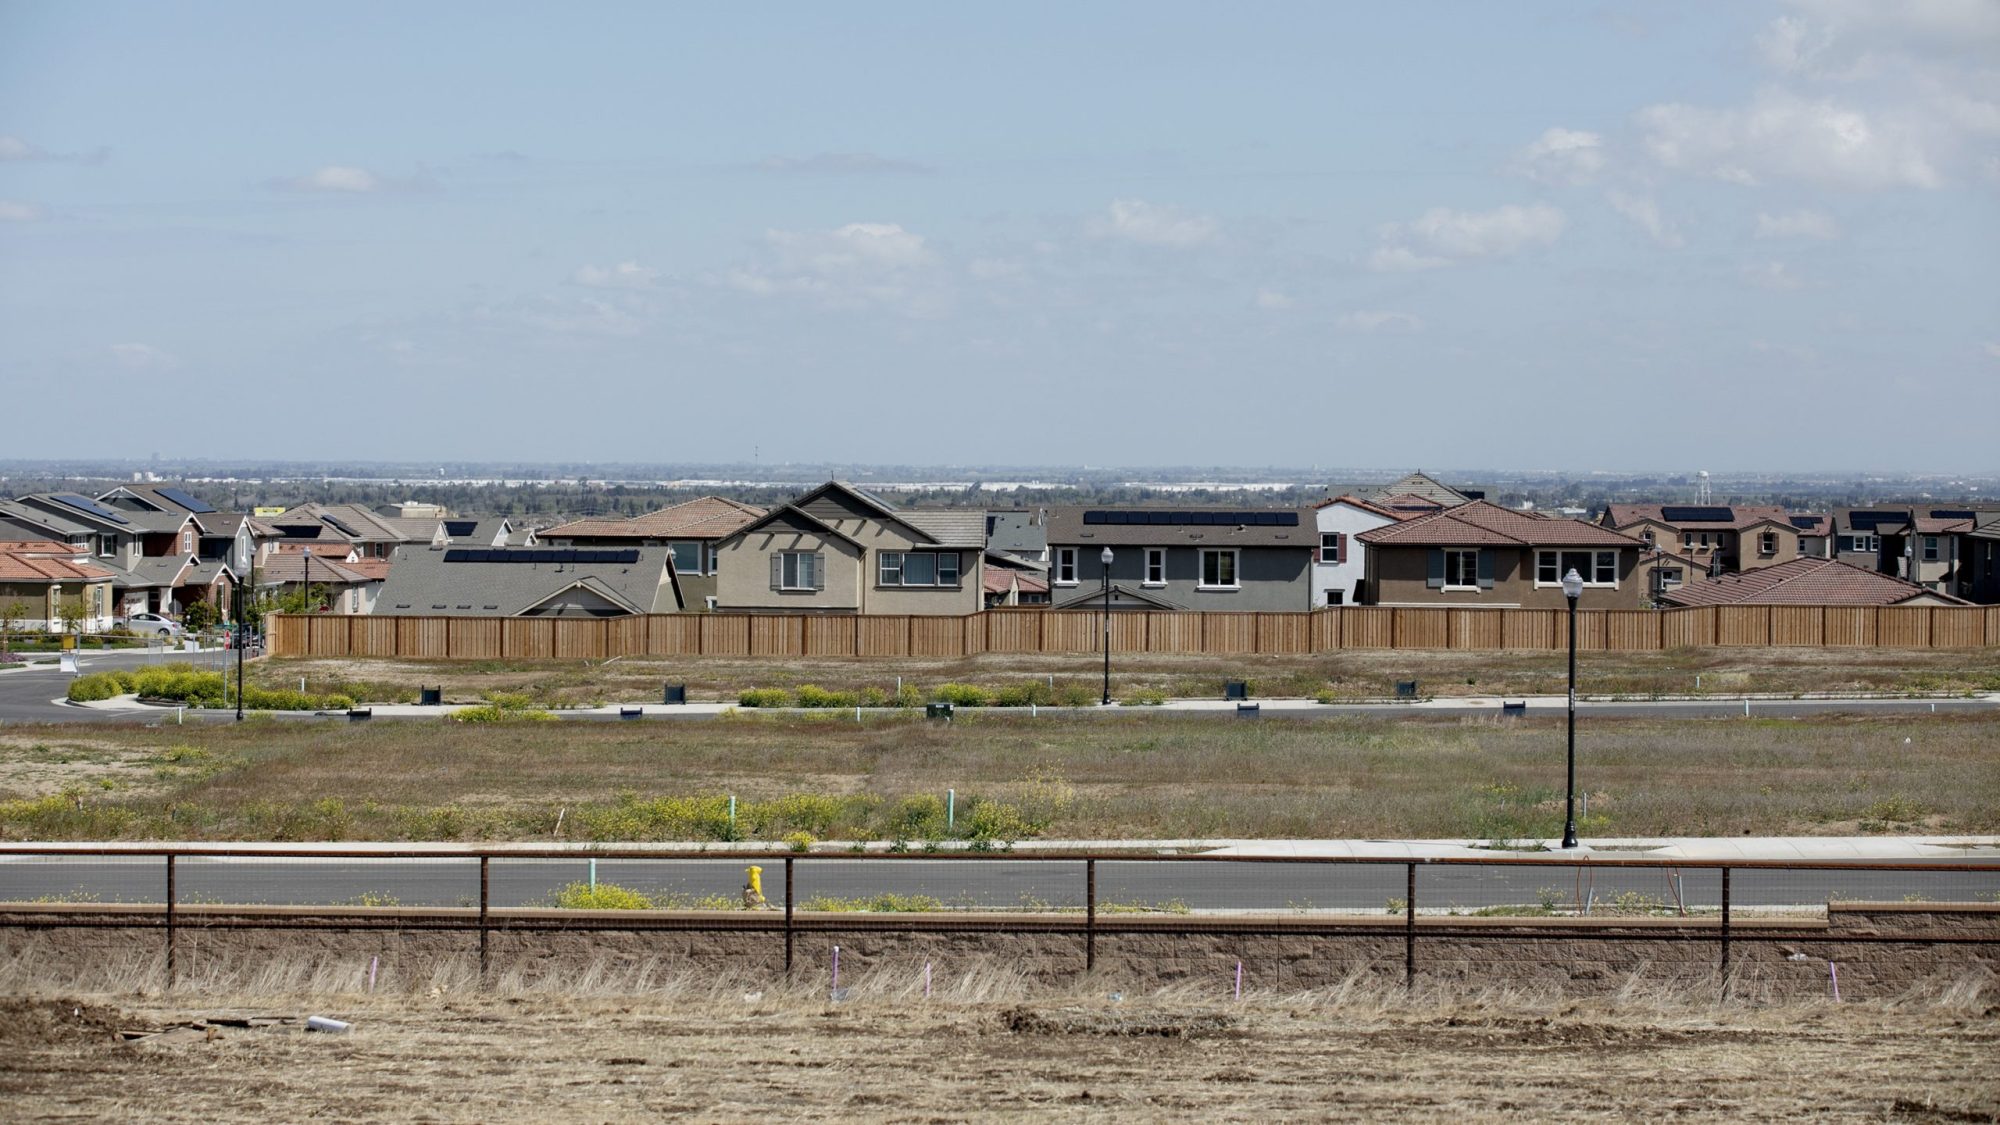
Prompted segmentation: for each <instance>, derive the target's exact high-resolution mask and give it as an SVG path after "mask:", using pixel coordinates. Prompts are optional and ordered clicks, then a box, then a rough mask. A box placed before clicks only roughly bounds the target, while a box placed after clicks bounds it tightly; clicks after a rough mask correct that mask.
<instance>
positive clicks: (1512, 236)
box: [1368, 203, 1565, 271]
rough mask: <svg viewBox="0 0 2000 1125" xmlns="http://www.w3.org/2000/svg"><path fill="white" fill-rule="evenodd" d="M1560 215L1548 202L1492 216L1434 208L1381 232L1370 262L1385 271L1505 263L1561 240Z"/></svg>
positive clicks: (1513, 206) (1503, 210)
mask: <svg viewBox="0 0 2000 1125" xmlns="http://www.w3.org/2000/svg"><path fill="white" fill-rule="evenodd" d="M1564 223H1565V220H1564V218H1563V213H1562V211H1561V210H1559V209H1558V208H1555V207H1551V206H1549V205H1548V204H1546V203H1535V204H1530V205H1528V206H1525V207H1524V206H1520V205H1518V204H1512V203H1510V204H1507V205H1506V206H1504V207H1497V208H1495V209H1493V210H1491V211H1453V210H1450V209H1448V208H1444V207H1433V208H1431V209H1430V210H1429V211H1426V212H1424V213H1423V214H1422V215H1421V216H1419V217H1417V218H1416V219H1415V220H1413V221H1411V222H1408V223H1398V224H1393V225H1391V226H1389V227H1388V228H1386V229H1385V230H1384V231H1383V235H1382V241H1383V245H1382V246H1381V247H1380V248H1379V249H1377V250H1376V251H1375V253H1374V254H1373V255H1371V256H1370V257H1369V259H1368V264H1369V267H1370V268H1372V269H1376V270H1383V271H1405V270H1422V269H1435V268H1437V267H1439V266H1444V265H1449V264H1451V263H1452V262H1458V261H1470V260H1472V259H1476V258H1504V257H1507V256H1509V255H1512V254H1515V253H1518V252H1520V251H1522V250H1526V249H1529V248H1531V247H1535V246H1546V245H1548V244H1550V243H1552V242H1554V241H1555V240H1556V239H1558V238H1560V237H1562V232H1563V226H1564Z"/></svg>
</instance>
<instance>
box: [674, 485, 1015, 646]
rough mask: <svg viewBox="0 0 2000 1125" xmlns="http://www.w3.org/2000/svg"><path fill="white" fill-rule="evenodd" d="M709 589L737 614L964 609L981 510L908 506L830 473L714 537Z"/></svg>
mask: <svg viewBox="0 0 2000 1125" xmlns="http://www.w3.org/2000/svg"><path fill="white" fill-rule="evenodd" d="M714 549H715V553H716V570H717V573H716V597H717V600H718V602H719V603H720V608H722V609H724V610H727V611H730V612H741V613H912V614H941V615H955V614H970V613H976V612H978V611H979V610H980V608H981V607H982V606H983V605H984V604H985V590H986V580H985V555H986V513H984V512H981V511H977V510H971V511H966V510H933V511H912V510H906V509H901V508H897V507H896V506H894V505H892V504H890V503H889V502H888V501H886V500H884V499H882V498H881V497H879V496H876V495H874V494H872V493H870V492H867V491H865V490H863V489H860V488H856V487H855V486H853V485H851V484H848V483H846V482H844V481H829V482H827V483H826V484H823V485H820V486H819V487H818V488H815V489H813V490H812V491H811V492H808V493H806V494H805V495H803V496H801V497H799V498H798V499H796V500H793V501H792V502H791V503H789V504H786V505H785V506H783V507H781V508H778V509H775V510H773V511H770V512H767V513H765V514H764V515H763V516H761V517H759V518H757V519H755V520H753V521H752V522H750V523H749V524H747V525H745V526H743V527H741V528H739V529H738V530H736V531H734V532H732V533H731V534H729V535H728V536H726V537H724V538H723V539H722V540H721V541H719V542H717V543H716V544H715V546H714Z"/></svg>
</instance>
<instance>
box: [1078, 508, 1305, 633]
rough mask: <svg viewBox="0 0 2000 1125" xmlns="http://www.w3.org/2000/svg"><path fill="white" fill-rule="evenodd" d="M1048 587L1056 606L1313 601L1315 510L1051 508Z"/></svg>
mask: <svg viewBox="0 0 2000 1125" xmlns="http://www.w3.org/2000/svg"><path fill="white" fill-rule="evenodd" d="M1047 530H1048V542H1049V587H1050V594H1051V601H1052V603H1053V604H1054V606H1055V608H1057V609H1089V608H1091V607H1093V606H1094V605H1098V604H1101V603H1102V601H1103V598H1104V588H1103V580H1104V574H1105V570H1104V563H1103V555H1104V549H1105V548H1107V547H1109V548H1110V549H1111V554H1112V558H1111V571H1110V573H1111V587H1112V596H1111V606H1112V608H1113V609H1168V610H1173V609H1199V610H1263V611H1294V612H1295V611H1300V610H1308V609H1311V608H1312V604H1313V602H1312V563H1313V553H1314V550H1315V549H1316V548H1317V547H1318V545H1319V532H1318V530H1317V529H1316V527H1315V525H1314V522H1313V513H1312V510H1311V509H1309V508H1308V509H1303V510H1301V509H1297V508H1266V509H1238V508H1119V509H1099V508H1091V509H1084V508H1051V509H1049V517H1048V525H1047Z"/></svg>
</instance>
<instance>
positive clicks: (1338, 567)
mask: <svg viewBox="0 0 2000 1125" xmlns="http://www.w3.org/2000/svg"><path fill="white" fill-rule="evenodd" d="M1409 518H1412V517H1411V515H1404V514H1398V513H1396V512H1393V511H1390V510H1389V509H1388V508H1385V507H1382V506H1381V505H1379V504H1373V503H1370V502H1369V501H1366V500H1363V499H1361V498H1360V497H1358V496H1345V495H1343V496H1336V497H1334V498H1333V499H1331V500H1323V501H1321V502H1320V503H1319V504H1317V505H1315V506H1314V508H1313V523H1314V525H1315V526H1316V527H1317V528H1318V529H1319V545H1318V547H1317V549H1316V552H1315V554H1314V555H1313V568H1312V589H1313V602H1312V604H1313V607H1314V608H1315V609H1317V608H1319V607H1321V606H1330V605H1359V604H1361V593H1362V590H1361V584H1362V582H1363V580H1364V579H1366V578H1367V577H1368V545H1367V544H1365V543H1363V542H1362V541H1361V540H1360V539H1358V538H1356V536H1358V535H1360V534H1361V533H1362V532H1364V531H1373V530H1375V529H1376V528H1378V527H1387V526H1388V525H1389V524H1392V523H1396V522H1398V521H1400V520H1403V519H1409Z"/></svg>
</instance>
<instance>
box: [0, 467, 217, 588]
mask: <svg viewBox="0 0 2000 1125" xmlns="http://www.w3.org/2000/svg"><path fill="white" fill-rule="evenodd" d="M0 526H4V528H6V529H11V532H10V533H11V534H20V533H22V532H26V533H28V536H29V537H30V538H35V539H41V540H48V541H54V542H60V543H63V544H65V545H67V546H72V547H79V548H83V549H86V550H88V551H89V553H90V556H91V559H92V561H94V562H95V563H96V564H98V565H100V566H103V567H105V568H107V569H109V570H111V571H112V573H113V582H112V585H113V588H114V589H115V591H116V604H115V606H114V607H113V613H114V614H115V615H116V616H118V617H125V616H129V615H131V614H133V613H141V612H152V613H164V614H178V613H180V612H181V611H182V610H183V609H184V608H185V607H186V606H187V605H190V604H192V603H193V602H195V601H197V600H204V601H208V602H210V603H212V604H213V605H215V607H216V608H217V610H219V611H220V612H221V613H222V614H223V615H224V616H227V614H228V612H229V609H230V602H231V592H232V590H233V589H234V584H235V581H236V578H235V572H234V570H233V569H232V568H231V567H230V566H229V564H228V562H227V561H226V560H225V559H220V558H214V559H203V558H202V557H201V555H200V551H199V543H200V540H201V538H202V534H203V529H202V526H201V524H200V523H199V521H198V519H197V517H196V516H195V515H193V514H192V513H190V512H188V511H186V510H175V511H163V510H157V509H153V508H150V507H135V508H129V509H121V508H115V507H112V506H110V505H107V504H103V503H99V502H98V501H96V500H93V499H91V498H90V497H88V496H83V495H80V494H78V493H73V492H47V493H35V494H32V495H28V496H23V497H21V498H19V499H18V500H12V501H5V502H0Z"/></svg>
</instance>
